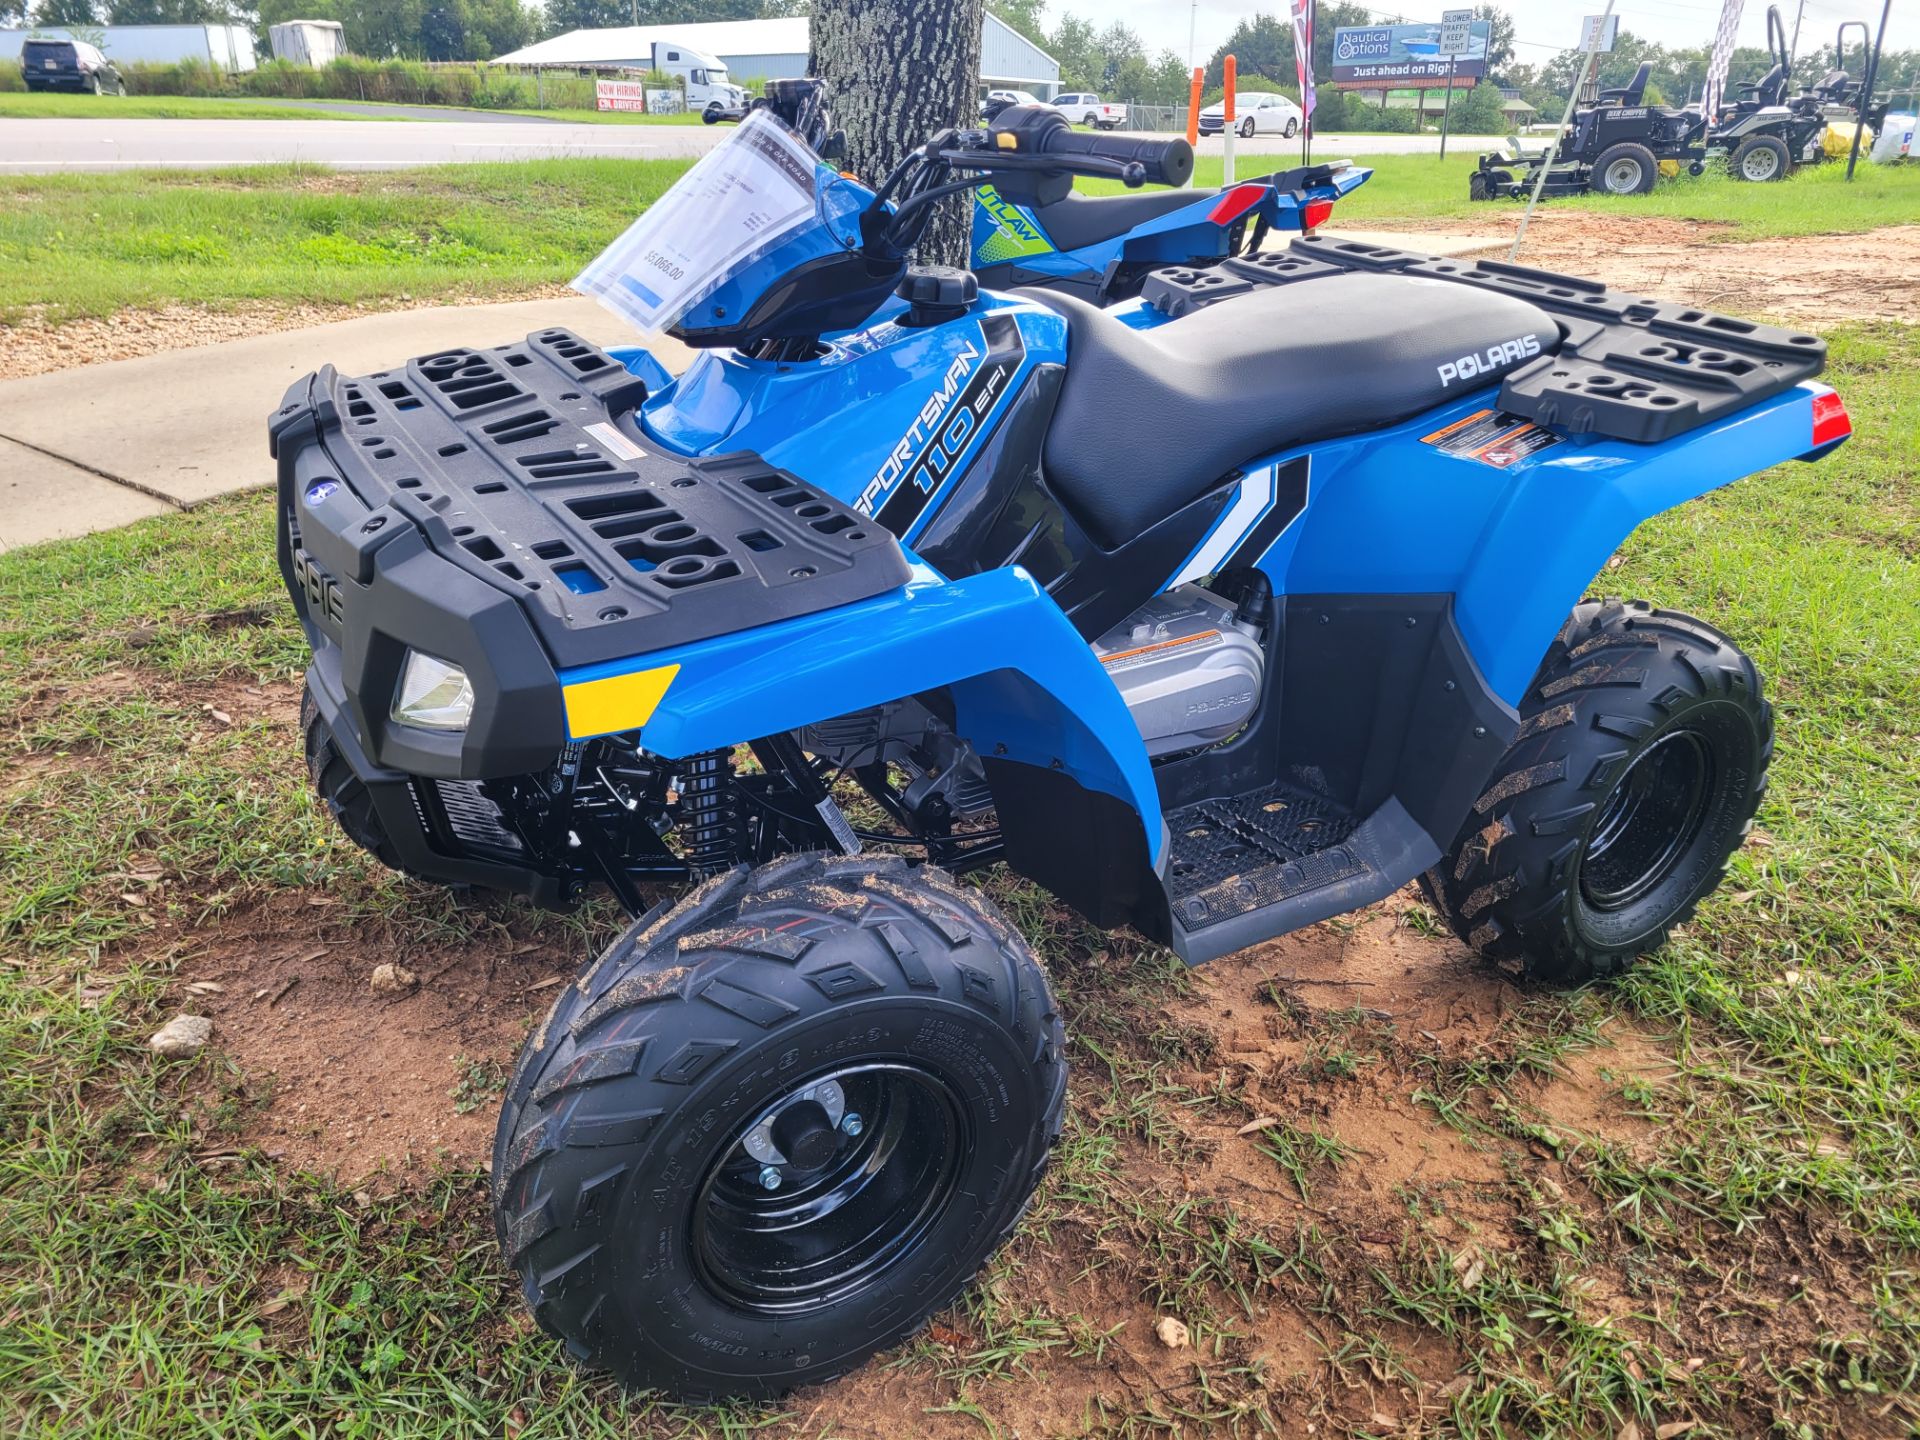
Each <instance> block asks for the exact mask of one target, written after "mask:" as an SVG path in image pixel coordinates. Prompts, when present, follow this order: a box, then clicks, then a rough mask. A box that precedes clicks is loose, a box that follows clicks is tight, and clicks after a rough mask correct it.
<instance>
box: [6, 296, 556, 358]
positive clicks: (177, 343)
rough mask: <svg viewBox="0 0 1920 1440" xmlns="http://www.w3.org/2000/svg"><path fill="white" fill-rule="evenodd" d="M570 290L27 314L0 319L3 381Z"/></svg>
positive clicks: (529, 298) (540, 298)
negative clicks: (79, 315)
mask: <svg viewBox="0 0 1920 1440" xmlns="http://www.w3.org/2000/svg"><path fill="white" fill-rule="evenodd" d="M572 293H573V292H572V291H571V290H569V289H567V287H566V286H564V285H544V286H539V287H536V288H534V289H531V290H520V291H504V292H493V293H488V294H485V295H480V294H473V295H444V294H443V295H432V296H422V297H421V298H419V299H415V298H414V297H412V296H411V295H396V296H394V297H392V298H391V299H390V300H385V301H369V302H366V303H363V304H357V305H279V304H273V303H270V302H242V303H239V304H235V305H231V306H224V307H222V308H220V309H217V310H211V309H207V308H205V307H202V306H197V305H167V306H163V307H162V308H160V309H158V310H122V311H120V312H119V313H117V314H114V315H108V316H103V317H99V318H92V319H77V320H68V321H65V322H64V323H61V324H57V325H55V324H49V323H47V322H46V321H45V320H42V319H40V318H39V317H37V316H34V315H28V316H26V317H25V318H24V319H22V320H20V321H19V322H18V323H16V324H13V325H5V324H0V380H24V379H25V378H26V377H27V376H29V375H45V374H48V373H49V372H51V371H54V370H71V369H74V368H76V367H78V366H81V365H102V364H105V363H106V362H108V361H110V360H132V359H136V358H138V357H139V356H142V355H157V354H160V353H161V352H162V351H166V350H185V349H188V348H189V347H191V346H195V345H216V344H219V343H220V342H221V341H223V340H243V339H245V338H247V337H248V336H250V335H267V334H271V333H273V332H275V331H280V330H305V329H307V328H309V327H310V326H314V325H327V324H331V323H332V322H334V321H336V320H352V319H354V318H355V317H356V316H360V315H371V314H374V313H376V312H379V311H387V310H421V309H429V308H437V307H439V306H442V305H470V304H482V303H489V304H490V303H494V302H498V301H508V300H542V299H555V298H562V297H565V296H568V295H571V294H572Z"/></svg>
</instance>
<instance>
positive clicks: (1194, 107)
mask: <svg viewBox="0 0 1920 1440" xmlns="http://www.w3.org/2000/svg"><path fill="white" fill-rule="evenodd" d="M1206 80H1207V72H1206V71H1204V70H1202V69H1201V68H1200V67H1199V66H1197V65H1196V66H1194V69H1193V84H1192V85H1191V86H1189V87H1188V89H1187V143H1188V144H1189V145H1197V144H1199V143H1200V92H1201V90H1202V89H1203V88H1204V87H1205V85H1206Z"/></svg>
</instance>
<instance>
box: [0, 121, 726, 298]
mask: <svg viewBox="0 0 1920 1440" xmlns="http://www.w3.org/2000/svg"><path fill="white" fill-rule="evenodd" d="M688 163H689V162H687V161H683V160H576V159H568V160H534V161H527V162H524V163H519V164H498V165H491V164H489V165H460V166H443V167H436V168H429V169H421V170H405V171H389V172H383V173H378V174H363V173H352V174H342V173H338V172H335V171H330V170H325V169H321V168H317V167H311V166H260V167H248V168H242V169H232V170H215V171H199V172H194V173H191V174H188V173H181V172H173V171H168V172H152V171H147V172H128V173H120V174H112V175H54V176H31V177H28V176H14V177H10V178H0V319H7V318H17V317H18V316H19V315H21V314H22V313H24V312H27V311H29V310H38V311H40V312H41V313H44V314H45V315H47V317H48V318H50V319H53V320H60V319H65V318H69V317H72V316H76V315H110V314H112V313H113V312H115V311H117V310H120V309H124V308H128V307H151V306H157V305H163V304H167V303H173V302H184V303H189V304H203V305H219V304H227V303H232V302H234V301H242V300H257V301H270V302H282V303H298V302H308V301H335V302H342V301H344V302H352V301H360V300H371V299H378V298H382V297H392V296H398V295H410V296H414V297H416V298H419V297H426V296H434V295H486V294H490V293H498V292H501V291H511V290H525V289H527V288H529V287H532V286H536V285H543V284H553V283H559V282H564V281H566V280H569V279H571V278H572V277H573V276H574V275H576V274H578V273H579V270H580V268H581V266H582V265H583V264H585V263H586V261H588V260H589V259H591V258H592V257H593V256H594V255H596V254H598V253H599V251H600V250H601V249H602V248H603V247H604V246H605V245H606V244H607V242H608V241H610V240H611V239H613V237H614V236H616V235H618V234H619V233H620V232H621V231H622V230H623V229H625V228H626V226H627V225H628V224H629V223H630V222H631V221H632V220H633V218H634V216H636V215H637V214H639V213H640V211H642V210H643V209H645V208H646V207H647V206H648V205H649V204H651V203H652V202H653V200H654V199H655V198H657V197H658V196H659V195H660V194H661V192H662V191H664V190H665V189H666V188H667V186H669V185H671V184H672V183H673V181H674V180H675V179H677V178H678V177H679V176H680V174H681V173H682V172H683V171H684V170H685V169H686V168H687V164H688Z"/></svg>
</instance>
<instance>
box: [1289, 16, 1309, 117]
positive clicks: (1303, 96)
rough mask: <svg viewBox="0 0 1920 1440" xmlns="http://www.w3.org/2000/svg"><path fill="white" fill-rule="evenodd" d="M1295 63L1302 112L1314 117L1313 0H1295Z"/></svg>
mask: <svg viewBox="0 0 1920 1440" xmlns="http://www.w3.org/2000/svg"><path fill="white" fill-rule="evenodd" d="M1293 64H1294V71H1295V73H1296V74H1297V75H1298V76H1299V77H1300V113H1301V114H1303V115H1305V116H1306V117H1307V118H1308V119H1312V118H1313V0H1293Z"/></svg>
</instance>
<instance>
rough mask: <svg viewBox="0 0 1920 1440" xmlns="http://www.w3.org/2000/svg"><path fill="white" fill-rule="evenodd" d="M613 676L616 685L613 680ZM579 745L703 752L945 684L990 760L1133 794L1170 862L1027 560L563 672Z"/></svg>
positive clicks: (1107, 691) (1131, 749) (1153, 797)
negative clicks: (629, 738) (635, 744)
mask: <svg viewBox="0 0 1920 1440" xmlns="http://www.w3.org/2000/svg"><path fill="white" fill-rule="evenodd" d="M608 682H612V683H608ZM560 683H561V686H562V693H563V695H564V697H565V698H566V702H567V718H568V732H569V735H570V737H571V738H572V739H574V740H584V739H587V738H589V737H590V736H593V735H601V734H610V733H614V732H617V731H625V730H632V729H638V730H639V731H640V738H641V743H642V744H643V745H645V747H646V748H647V749H648V750H650V751H652V752H653V753H654V754H656V755H664V756H669V757H676V756H684V755H692V754H696V753H698V752H700V751H703V750H714V749H718V748H721V747H723V746H730V745H737V744H741V743H743V742H746V741H749V740H756V739H759V738H760V737H762V736H765V735H775V734H779V733H781V732H783V731H788V730H797V729H799V728H800V727H801V726H803V725H808V724H812V723H814V722H815V721H820V720H829V719H832V718H834V717H835V716H839V715H846V714H849V713H851V712H853V711H856V710H862V709H865V708H867V707H868V706H871V705H878V704H882V703H883V702H885V701H888V700H897V699H900V698H901V697H903V696H907V695H915V694H919V693H921V692H923V691H928V690H935V689H939V688H942V687H945V688H946V689H947V690H948V691H949V692H950V693H951V694H952V696H953V700H954V708H955V728H956V730H957V731H958V732H959V733H960V734H961V735H963V736H965V737H966V738H967V739H969V740H970V741H972V742H973V745H974V748H975V749H976V750H977V751H978V752H979V753H980V754H981V755H982V756H983V757H989V758H991V757H995V756H998V757H1001V758H1004V759H1010V760H1016V761H1020V762H1022V763H1025V764H1028V765H1035V766H1039V767H1041V768H1043V769H1048V770H1058V771H1061V772H1064V773H1065V774H1067V775H1069V776H1071V777H1072V778H1073V779H1075V780H1076V781H1078V782H1079V783H1080V784H1081V785H1082V786H1083V787H1085V788H1086V789H1089V790H1098V791H1102V792H1104V793H1106V794H1109V795H1112V796H1115V797H1117V798H1118V799H1120V800H1121V801H1123V802H1124V803H1125V804H1126V805H1127V806H1128V807H1129V808H1130V809H1132V810H1133V811H1134V813H1135V814H1137V815H1138V816H1139V817H1140V823H1141V826H1142V828H1143V830H1144V832H1145V840H1146V845H1147V852H1148V855H1149V857H1150V859H1151V860H1152V861H1153V863H1155V864H1157V863H1158V862H1159V859H1160V851H1161V843H1162V838H1163V833H1162V832H1163V828H1164V827H1163V826H1162V824H1161V818H1160V802H1159V797H1158V794H1157V792H1156V790H1155V788H1154V781H1153V772H1152V767H1151V766H1150V765H1149V764H1148V762H1147V752H1146V747H1145V745H1144V744H1143V743H1142V742H1141V740H1140V732H1139V730H1138V729H1137V728H1136V726H1135V725H1134V723H1133V717H1132V716H1131V715H1130V714H1129V713H1128V712H1127V707H1126V704H1125V703H1124V702H1123V701H1122V700H1121V698H1120V693H1119V691H1117V690H1116V689H1115V688H1114V686H1113V682H1112V681H1111V680H1109V679H1108V678H1107V675H1106V672H1105V671H1104V670H1103V669H1102V668H1101V667H1100V663H1099V661H1098V660H1096V659H1095V658H1094V656H1093V652H1092V651H1091V650H1089V649H1088V648H1087V643H1086V641H1085V640H1083V639H1081V638H1080V636H1079V634H1078V633H1077V632H1076V631H1075V630H1074V628H1073V626H1072V624H1071V623H1070V622H1069V621H1068V620H1067V618H1066V616H1065V615H1064V614H1063V613H1062V612H1061V610H1060V608H1059V606H1057V605H1055V604H1054V602H1053V601H1052V600H1051V599H1050V598H1048V596H1047V594H1046V592H1045V591H1043V590H1042V589H1041V588H1040V587H1039V585H1037V584H1036V583H1035V582H1034V580H1033V579H1032V577H1030V576H1029V575H1028V574H1027V573H1026V572H1025V571H1024V570H1021V569H1019V568H1017V567H1014V568H1009V569H1003V570H989V571H985V572H983V573H981V574H979V575H971V576H968V577H966V578H964V579H959V580H946V579H943V578H942V577H941V576H940V575H938V574H937V573H936V572H934V571H933V570H931V569H929V568H928V567H926V566H925V565H921V564H918V563H916V564H915V565H914V567H913V577H912V579H911V580H909V581H908V583H907V584H905V585H904V586H902V587H901V588H900V589H898V590H893V591H889V592H888V593H886V594H884V595H878V596H875V597H874V598H873V599H871V600H863V601H860V602H858V603H856V604H852V605H841V606H838V607H836V608H834V609H831V610H822V611H818V612H816V613H814V614H811V615H803V616H799V617H797V618H795V619H792V620H785V621H781V622H779V623H777V624H773V625H762V626H756V627H754V628H752V629H748V630H741V631H738V632H736V633H734V634H731V635H722V636H718V637H716V638H714V639H711V640H702V641H698V642H696V643H694V644H690V645H682V646H677V647H675V648H673V649H669V650H659V651H650V652H648V653H647V654H645V655H641V656H636V657H635V658H633V659H631V660H619V661H611V662H608V663H604V664H598V665H587V666H581V667H579V668H577V669H573V670H566V671H562V672H561V675H560Z"/></svg>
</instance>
